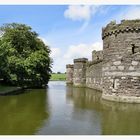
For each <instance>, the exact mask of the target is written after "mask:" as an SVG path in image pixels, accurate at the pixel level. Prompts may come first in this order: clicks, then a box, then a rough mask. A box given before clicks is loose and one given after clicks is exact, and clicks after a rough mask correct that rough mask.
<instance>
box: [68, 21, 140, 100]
mask: <svg viewBox="0 0 140 140" xmlns="http://www.w3.org/2000/svg"><path fill="white" fill-rule="evenodd" d="M102 39H103V51H93V52H92V61H88V60H87V59H85V58H84V59H75V60H74V70H73V71H74V73H73V85H74V86H79V85H80V86H86V87H89V88H94V89H98V90H101V91H102V98H103V99H106V100H112V101H118V102H130V103H140V20H122V21H121V23H120V24H116V22H115V21H112V22H110V23H109V24H108V25H107V26H106V27H105V28H103V29H102ZM69 74H70V73H69V71H67V75H69ZM67 81H68V80H67Z"/></svg>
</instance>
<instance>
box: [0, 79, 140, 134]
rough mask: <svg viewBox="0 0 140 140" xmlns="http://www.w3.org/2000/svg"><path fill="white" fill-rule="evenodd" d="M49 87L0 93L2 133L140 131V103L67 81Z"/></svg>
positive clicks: (139, 132)
mask: <svg viewBox="0 0 140 140" xmlns="http://www.w3.org/2000/svg"><path fill="white" fill-rule="evenodd" d="M46 90H47V91H46ZM46 90H45V89H35V90H28V91H26V92H25V94H21V95H14V96H0V134H3V135H4V134H11V135H12V134H15V135H18V134H22V135H24V134H26V135H28V134H38V135H42V134H43V135H56V134H57V135H101V134H104V135H105V134H107V135H110V134H113V135H116V134H131V135H134V134H140V125H139V124H140V117H139V116H140V104H127V103H116V102H109V101H105V100H102V99H101V93H100V92H99V91H96V90H93V89H89V88H75V87H72V86H66V85H65V82H58V81H57V82H49V86H48V88H47V89H46ZM46 92H47V93H46Z"/></svg>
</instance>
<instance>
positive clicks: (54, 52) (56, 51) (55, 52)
mask: <svg viewBox="0 0 140 140" xmlns="http://www.w3.org/2000/svg"><path fill="white" fill-rule="evenodd" d="M50 56H51V57H52V58H53V59H55V58H58V57H60V56H61V51H60V49H59V48H51V54H50Z"/></svg>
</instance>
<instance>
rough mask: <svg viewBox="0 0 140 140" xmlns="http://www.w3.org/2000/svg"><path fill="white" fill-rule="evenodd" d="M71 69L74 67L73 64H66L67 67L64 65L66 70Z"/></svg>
mask: <svg viewBox="0 0 140 140" xmlns="http://www.w3.org/2000/svg"><path fill="white" fill-rule="evenodd" d="M73 67H74V65H73V64H68V65H66V68H73Z"/></svg>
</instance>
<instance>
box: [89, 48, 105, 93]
mask: <svg viewBox="0 0 140 140" xmlns="http://www.w3.org/2000/svg"><path fill="white" fill-rule="evenodd" d="M102 56H103V51H93V52H92V61H88V62H87V67H86V86H87V87H89V88H93V89H97V90H101V91H102V64H103V62H102V61H103V57H102Z"/></svg>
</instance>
